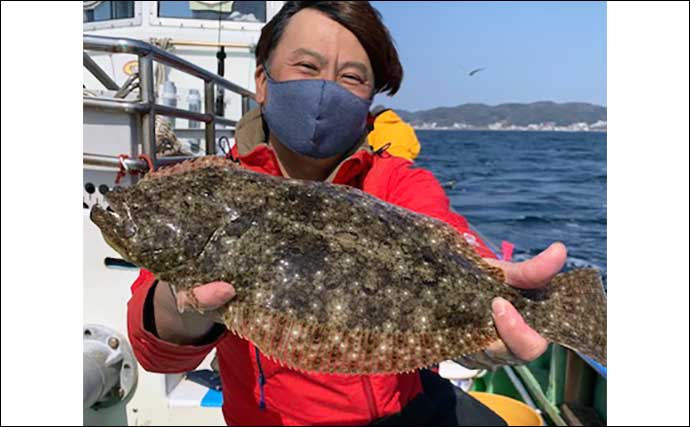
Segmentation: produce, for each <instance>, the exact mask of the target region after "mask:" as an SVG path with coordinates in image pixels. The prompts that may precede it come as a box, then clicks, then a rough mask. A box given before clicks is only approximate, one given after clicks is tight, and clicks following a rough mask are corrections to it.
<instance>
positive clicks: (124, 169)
mask: <svg viewBox="0 0 690 427" xmlns="http://www.w3.org/2000/svg"><path fill="white" fill-rule="evenodd" d="M117 157H118V159H119V161H120V170H119V171H118V172H117V175H116V176H115V185H117V184H119V183H120V181H121V180H122V178H124V177H125V175H127V174H128V173H129V174H130V175H137V174H142V175H143V174H145V173H146V172H153V171H154V169H155V168H154V166H153V161H152V160H151V158H150V157H149V156H147V155H146V154H139V157H137V158H138V159H141V160H144V161H145V162H146V165H147V166H148V171H146V172H145V171H139V170H135V169H129V168H128V167H127V164H126V163H125V160H127V159H129V158H130V157H129V156H128V155H127V154H120V155H119V156H117Z"/></svg>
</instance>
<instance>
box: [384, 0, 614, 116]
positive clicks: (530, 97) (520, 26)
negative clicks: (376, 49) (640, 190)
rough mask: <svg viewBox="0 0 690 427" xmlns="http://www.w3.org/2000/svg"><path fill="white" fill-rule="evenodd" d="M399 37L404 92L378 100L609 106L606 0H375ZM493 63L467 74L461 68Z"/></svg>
mask: <svg viewBox="0 0 690 427" xmlns="http://www.w3.org/2000/svg"><path fill="white" fill-rule="evenodd" d="M372 4H373V5H374V7H376V8H377V9H378V10H379V11H380V12H381V14H382V15H383V19H384V23H385V24H386V26H387V27H388V28H389V30H390V31H391V34H392V35H393V38H394V39H395V42H396V46H397V47H398V53H399V54H400V59H401V62H402V64H403V67H404V70H405V77H404V79H403V85H402V88H401V90H400V91H399V92H398V93H397V94H396V95H395V96H394V97H392V98H390V97H388V96H384V95H379V96H377V98H376V100H375V101H374V103H375V104H384V105H386V106H388V107H392V108H398V109H405V110H412V111H416V110H420V109H427V108H433V107H439V106H455V105H459V104H464V103H468V102H481V103H485V104H491V105H494V104H499V103H503V102H534V101H547V100H548V101H556V102H570V101H577V102H590V103H593V104H598V105H606V4H605V3H604V2H428V1H425V2H420V1H413V2H398V1H395V2H389V1H375V2H372ZM462 67H464V68H465V69H466V70H467V71H469V70H471V69H473V68H479V67H487V68H486V70H484V71H481V72H479V73H477V74H475V75H474V76H472V77H469V76H467V73H466V72H464V71H463V69H462Z"/></svg>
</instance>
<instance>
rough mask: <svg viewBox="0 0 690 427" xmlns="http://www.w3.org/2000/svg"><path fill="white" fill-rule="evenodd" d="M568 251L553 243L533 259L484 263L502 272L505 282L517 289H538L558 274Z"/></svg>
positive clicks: (562, 246)
mask: <svg viewBox="0 0 690 427" xmlns="http://www.w3.org/2000/svg"><path fill="white" fill-rule="evenodd" d="M567 256H568V250H567V249H566V247H565V245H564V244H563V243H560V242H556V243H553V244H552V245H551V246H549V247H548V248H546V249H545V250H544V251H542V252H541V253H540V254H539V255H537V256H535V257H534V258H531V259H528V260H526V261H522V262H507V261H499V260H495V259H490V258H486V259H485V261H486V262H487V263H489V264H491V265H493V266H495V267H498V268H500V269H502V270H503V272H504V273H505V275H506V281H507V282H508V284H510V285H512V286H516V287H518V288H524V289H531V288H540V287H542V286H544V285H545V284H547V283H548V282H549V281H551V279H552V278H553V276H555V275H556V274H558V272H559V271H561V269H562V268H563V265H564V264H565V259H566V257H567Z"/></svg>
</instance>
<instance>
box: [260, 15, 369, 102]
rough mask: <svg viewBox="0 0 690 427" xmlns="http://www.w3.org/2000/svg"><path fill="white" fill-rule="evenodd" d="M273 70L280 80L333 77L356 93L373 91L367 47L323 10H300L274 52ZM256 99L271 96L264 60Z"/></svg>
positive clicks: (363, 94)
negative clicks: (268, 89)
mask: <svg viewBox="0 0 690 427" xmlns="http://www.w3.org/2000/svg"><path fill="white" fill-rule="evenodd" d="M268 67H269V73H270V75H271V77H272V78H273V79H274V80H276V81H286V80H304V79H323V80H332V81H335V82H337V83H339V84H340V85H342V86H343V87H344V88H345V89H347V90H349V91H350V92H351V93H353V94H354V95H356V96H359V97H360V98H363V99H368V98H369V97H370V96H371V95H372V90H373V86H374V73H373V70H372V68H371V63H370V62H369V57H368V56H367V53H366V51H365V50H364V47H362V45H361V44H360V43H359V40H357V37H355V35H354V34H352V33H351V32H350V31H349V30H348V29H347V28H345V27H343V26H342V25H340V24H339V23H337V22H335V21H333V20H332V19H330V18H329V17H328V16H326V15H324V14H323V13H321V12H319V11H316V10H313V9H305V10H302V11H300V12H298V13H296V14H295V15H294V16H293V17H292V18H291V19H290V21H289V22H288V24H287V26H286V27H285V31H284V32H283V35H282V37H281V39H280V41H279V42H278V45H277V46H276V47H275V49H274V50H273V52H272V54H271V58H270V63H269V64H268ZM255 77H256V101H257V102H258V103H260V104H261V103H263V102H264V101H265V99H266V96H267V87H266V86H267V85H266V75H265V71H264V69H263V64H257V70H256V73H255Z"/></svg>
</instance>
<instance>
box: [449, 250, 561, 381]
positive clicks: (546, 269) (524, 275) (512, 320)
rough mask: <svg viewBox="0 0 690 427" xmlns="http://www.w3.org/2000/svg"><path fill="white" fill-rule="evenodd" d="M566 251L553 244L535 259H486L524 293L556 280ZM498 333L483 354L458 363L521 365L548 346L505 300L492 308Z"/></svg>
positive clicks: (496, 302) (501, 299)
mask: <svg viewBox="0 0 690 427" xmlns="http://www.w3.org/2000/svg"><path fill="white" fill-rule="evenodd" d="M566 256H567V250H566V248H565V245H563V244H562V243H554V244H552V245H551V246H549V247H548V248H547V249H546V250H544V251H543V252H541V253H540V254H539V255H537V256H535V257H534V258H532V259H529V260H527V261H523V262H517V263H513V262H506V261H498V260H495V259H485V261H486V262H487V263H489V264H491V265H493V266H496V267H499V268H501V269H502V270H503V272H504V273H505V276H506V281H507V282H508V284H510V285H512V286H515V287H516V288H522V289H534V288H540V287H542V286H544V285H546V284H547V283H549V282H550V281H551V279H553V277H554V276H555V275H556V274H558V272H560V271H561V269H562V268H563V265H564V264H565V259H566ZM491 308H492V310H493V313H492V314H493V318H494V322H495V323H496V330H497V331H498V335H499V337H500V339H499V340H497V341H495V342H494V343H492V344H491V345H490V346H489V347H488V348H486V350H484V351H483V352H482V354H477V355H470V356H469V357H465V358H461V359H459V360H458V361H459V362H460V363H462V364H463V365H473V366H468V367H473V368H474V367H483V368H487V367H494V366H495V365H501V364H521V363H526V362H530V361H532V360H534V359H536V358H537V357H539V356H541V355H542V354H543V353H544V352H545V351H546V348H547V346H548V342H547V341H546V340H545V339H544V338H543V337H542V336H541V335H539V334H538V333H537V332H536V331H535V330H534V329H532V328H530V327H529V326H528V325H527V323H525V321H524V320H523V318H522V316H521V315H520V313H518V312H517V310H516V309H515V307H513V305H512V304H511V303H509V302H508V301H506V300H504V299H503V298H495V299H494V300H493V302H492V304H491Z"/></svg>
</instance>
